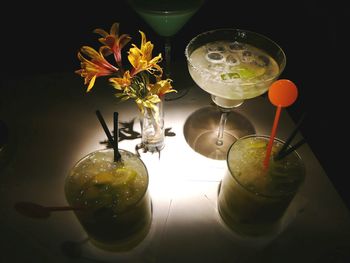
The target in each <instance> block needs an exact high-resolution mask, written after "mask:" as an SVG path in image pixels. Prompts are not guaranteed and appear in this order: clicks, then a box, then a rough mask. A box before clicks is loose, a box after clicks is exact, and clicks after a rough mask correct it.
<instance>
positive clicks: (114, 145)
mask: <svg viewBox="0 0 350 263" xmlns="http://www.w3.org/2000/svg"><path fill="white" fill-rule="evenodd" d="M96 115H97V118H98V120H99V121H100V123H101V125H102V128H103V130H104V131H105V133H106V136H107V138H108V141H109V144H110V145H112V147H113V150H114V153H113V154H114V161H115V162H118V161H120V160H121V156H120V153H119V150H118V137H117V136H115V137H114V138H115V139H116V143H114V140H113V137H112V135H111V133H110V132H109V130H108V127H107V124H106V122H105V120H104V118H103V116H102V114H101V112H100V111H99V110H97V111H96ZM115 122H117V123H118V113H117V116H115V113H114V125H115ZM116 128H117V129H115V128H114V135H115V134H116V133H118V132H116V131H115V130H117V131H118V124H117V126H116Z"/></svg>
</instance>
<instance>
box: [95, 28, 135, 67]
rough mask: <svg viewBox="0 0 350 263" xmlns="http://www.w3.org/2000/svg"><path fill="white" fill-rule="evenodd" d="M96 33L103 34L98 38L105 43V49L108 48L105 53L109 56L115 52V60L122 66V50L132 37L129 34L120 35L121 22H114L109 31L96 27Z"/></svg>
mask: <svg viewBox="0 0 350 263" xmlns="http://www.w3.org/2000/svg"><path fill="white" fill-rule="evenodd" d="M94 33H97V34H99V35H100V36H101V38H99V39H98V40H99V41H100V42H101V43H102V44H103V45H105V46H104V49H106V50H107V51H106V52H105V55H106V56H107V55H110V54H112V53H113V54H114V59H115V61H116V62H117V64H118V65H119V66H121V61H122V55H121V50H122V48H123V47H124V46H125V45H126V44H127V43H128V42H129V41H130V40H131V37H130V36H129V35H127V34H122V35H121V36H119V23H113V25H112V26H111V29H110V31H109V33H108V32H106V31H105V30H103V29H100V28H97V29H95V30H94Z"/></svg>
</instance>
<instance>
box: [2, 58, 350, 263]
mask: <svg viewBox="0 0 350 263" xmlns="http://www.w3.org/2000/svg"><path fill="white" fill-rule="evenodd" d="M174 76H176V78H174V86H175V88H176V89H178V90H179V91H185V90H188V92H187V93H186V95H185V96H183V97H182V98H179V99H176V100H167V101H166V102H165V126H166V128H171V129H170V132H172V133H174V134H175V136H167V137H166V140H165V143H166V146H165V148H164V149H163V150H162V151H161V154H160V156H159V155H158V154H156V153H153V154H152V153H149V152H148V153H143V152H142V153H141V159H142V160H143V161H144V162H145V164H146V166H147V168H148V171H149V175H150V185H149V190H150V194H151V197H152V202H153V220H152V225H151V229H150V231H149V233H148V235H147V236H146V238H145V239H144V240H143V241H142V242H141V243H140V244H139V245H138V246H137V247H135V248H134V249H133V250H131V251H128V252H123V253H112V252H105V251H103V250H100V249H97V248H95V247H94V246H93V245H91V244H90V243H89V241H88V240H87V239H86V238H87V236H86V233H85V232H84V230H83V229H82V227H81V225H80V224H79V222H78V221H77V219H76V217H75V216H74V214H73V212H55V213H52V215H51V216H50V217H49V218H48V219H31V218H27V217H25V216H23V215H21V214H19V213H18V212H17V211H15V209H14V204H15V203H16V202H19V201H30V202H35V203H38V204H41V205H45V206H56V205H57V206H59V205H66V204H67V202H66V200H65V197H64V190H63V188H64V179H65V177H66V175H67V173H68V171H69V169H70V168H71V167H72V166H73V165H74V163H75V162H76V161H77V160H79V159H80V158H81V157H82V156H84V155H86V154H87V153H89V152H91V151H93V150H97V149H100V148H104V147H105V146H106V145H105V144H104V142H105V141H106V138H105V134H104V132H103V130H102V128H101V126H100V124H99V122H98V120H97V118H96V115H95V110H96V109H99V110H100V111H101V112H102V114H103V115H104V116H105V119H106V122H107V124H108V126H109V127H110V128H111V129H112V116H113V114H112V113H113V112H114V111H118V112H119V120H120V121H121V122H132V121H134V122H135V123H134V128H135V130H136V131H139V125H138V117H137V116H138V112H137V107H136V105H135V104H134V103H133V102H132V101H127V102H123V103H121V104H118V103H116V99H115V98H114V97H113V89H112V88H111V87H109V86H108V85H103V84H96V86H95V87H94V89H93V91H92V92H90V93H88V94H86V93H85V91H84V87H83V81H82V79H81V78H80V77H79V76H76V75H74V74H66V73H62V74H61V73H60V74H58V73H57V74H48V75H45V76H31V77H29V76H28V77H22V78H21V79H16V78H12V79H7V80H6V79H5V80H4V81H3V87H2V90H1V93H0V94H1V97H0V102H1V103H0V107H1V108H0V110H1V111H0V113H1V115H0V117H1V119H3V120H4V121H5V122H6V123H7V124H8V125H9V127H10V131H11V135H12V136H13V137H12V140H11V142H13V145H11V149H13V151H11V153H12V156H11V157H12V158H11V162H10V163H9V164H8V165H7V166H6V167H5V168H3V169H2V170H1V171H0V172H1V177H0V179H1V181H0V202H1V206H0V233H1V235H0V247H1V249H2V252H1V253H0V262H4V263H7V262H281V261H280V259H281V258H283V262H296V261H298V262H349V259H350V213H349V210H348V209H347V208H346V206H345V204H344V203H343V201H342V200H341V198H340V197H339V195H338V193H337V192H336V190H335V188H334V187H333V185H332V184H331V182H330V180H329V179H328V177H327V175H326V174H325V172H324V170H323V169H322V165H321V164H320V163H319V162H318V160H317V159H316V158H315V156H314V154H313V152H312V150H311V149H310V148H309V146H308V145H307V144H304V145H303V146H302V147H301V148H300V149H299V150H298V151H299V153H300V155H301V156H302V158H303V160H304V161H305V164H306V173H307V176H306V181H305V183H304V185H303V186H302V188H301V190H300V192H299V193H298V195H297V196H296V197H295V199H294V200H293V202H292V204H291V205H290V207H289V208H288V211H287V213H286V216H285V220H284V226H283V228H282V229H281V231H280V232H279V233H278V234H276V235H274V236H270V237H261V238H248V237H242V236H238V235H236V234H234V233H232V232H231V231H229V230H228V229H227V228H226V226H225V225H224V224H223V223H222V222H221V220H220V217H219V215H218V211H217V208H216V202H217V189H218V184H219V182H220V180H221V178H222V176H223V174H224V173H225V171H226V163H225V161H218V160H213V159H210V158H207V157H205V156H203V155H201V154H199V153H197V152H196V151H194V150H193V149H192V148H191V147H190V146H189V143H187V141H186V137H185V134H186V132H185V131H184V127H185V126H186V125H185V124H187V122H188V121H189V120H191V119H193V116H194V115H195V113H197V112H199V111H203V110H208V109H215V107H214V106H213V105H211V100H210V96H209V94H208V93H205V92H204V91H202V90H201V89H200V88H199V87H198V86H196V85H195V84H194V82H193V81H192V80H191V79H190V77H189V75H188V72H187V68H186V67H185V65H184V64H179V65H177V67H176V71H175V73H174ZM168 98H170V97H168ZM233 114H236V116H239V117H240V118H244V119H245V120H248V121H249V122H250V123H251V124H252V126H253V127H254V129H255V132H256V133H258V134H269V132H270V128H271V126H272V122H273V117H274V114H275V108H274V107H273V106H272V105H271V104H270V103H269V101H268V99H267V97H266V96H261V97H258V98H254V99H250V100H247V101H245V103H244V104H243V105H242V106H240V107H239V108H237V109H235V111H234V113H233ZM293 127H294V123H293V121H292V120H291V118H290V117H289V115H288V113H287V112H286V111H285V110H282V114H281V119H280V123H279V127H278V131H277V137H279V138H281V139H286V137H287V136H288V135H289V132H290V131H291V130H292V129H293ZM174 134H173V135H174ZM298 137H301V135H300V134H298ZM187 139H188V138H187ZM138 143H140V139H139V138H137V139H133V140H122V141H121V142H120V144H119V145H120V148H123V149H126V150H129V151H132V152H134V150H135V145H136V144H138ZM67 242H76V244H78V246H77V247H78V248H79V249H81V251H80V252H81V254H80V256H79V257H76V258H71V257H70V256H69V255H68V254H67V251H66V250H64V249H62V247H63V246H62V245H63V244H68V243H67ZM70 244H72V243H70Z"/></svg>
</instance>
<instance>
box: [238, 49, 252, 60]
mask: <svg viewBox="0 0 350 263" xmlns="http://www.w3.org/2000/svg"><path fill="white" fill-rule="evenodd" d="M241 60H242V62H245V63H250V62H252V61H253V60H254V56H253V53H252V52H251V51H249V50H244V51H243V52H242V56H241Z"/></svg>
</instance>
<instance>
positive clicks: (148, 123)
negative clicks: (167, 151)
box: [140, 98, 165, 152]
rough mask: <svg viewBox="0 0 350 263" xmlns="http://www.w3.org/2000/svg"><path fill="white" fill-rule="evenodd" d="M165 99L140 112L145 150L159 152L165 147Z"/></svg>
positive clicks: (142, 141) (142, 140)
mask: <svg viewBox="0 0 350 263" xmlns="http://www.w3.org/2000/svg"><path fill="white" fill-rule="evenodd" d="M163 106H164V99H163V98H161V100H160V101H159V102H158V103H156V104H155V107H152V108H148V107H145V108H144V110H143V111H142V112H140V125H141V143H142V146H143V148H144V150H145V151H148V152H159V151H160V150H162V149H163V148H164V137H165V133H164V109H163Z"/></svg>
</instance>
